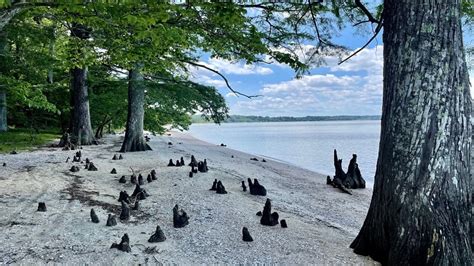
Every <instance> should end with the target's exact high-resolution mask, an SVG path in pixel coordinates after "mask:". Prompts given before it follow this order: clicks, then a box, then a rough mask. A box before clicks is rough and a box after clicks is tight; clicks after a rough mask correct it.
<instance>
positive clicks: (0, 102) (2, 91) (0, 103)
mask: <svg viewBox="0 0 474 266" xmlns="http://www.w3.org/2000/svg"><path fill="white" fill-rule="evenodd" d="M6 39H7V38H6V36H5V32H3V31H1V30H0V60H1V61H2V62H5V60H4V59H5V58H6V53H7V41H6ZM4 86H5V85H4V84H0V132H3V131H7V129H8V127H7V92H6V88H4Z"/></svg>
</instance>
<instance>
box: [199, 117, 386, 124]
mask: <svg viewBox="0 0 474 266" xmlns="http://www.w3.org/2000/svg"><path fill="white" fill-rule="evenodd" d="M380 119H381V116H380V115H361V116H356V115H338V116H302V117H293V116H273V117H272V116H255V115H231V116H229V118H227V119H226V120H224V123H243V122H301V121H347V120H380ZM192 122H193V123H208V121H207V120H206V119H205V118H203V117H201V116H199V115H195V116H193V117H192Z"/></svg>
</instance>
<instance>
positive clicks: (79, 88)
mask: <svg viewBox="0 0 474 266" xmlns="http://www.w3.org/2000/svg"><path fill="white" fill-rule="evenodd" d="M86 79H87V69H86V68H73V69H71V88H72V97H73V102H74V106H73V110H72V113H71V119H72V120H71V121H72V122H71V142H72V143H74V144H77V145H91V144H97V143H96V140H95V138H94V133H93V131H92V126H91V117H90V113H89V95H88V92H87V85H86Z"/></svg>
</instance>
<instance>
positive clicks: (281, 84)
mask: <svg viewBox="0 0 474 266" xmlns="http://www.w3.org/2000/svg"><path fill="white" fill-rule="evenodd" d="M465 35H467V34H465ZM368 38H370V34H369V33H367V34H360V33H359V34H358V33H355V32H354V30H353V29H352V28H351V27H347V28H346V29H345V30H344V31H342V32H341V34H340V36H338V37H336V38H334V39H333V41H334V42H335V43H338V44H342V45H344V46H346V47H348V48H349V49H351V50H356V49H357V48H359V47H361V46H362V45H363V44H365V42H366V41H367V40H368ZM465 44H466V45H467V46H471V47H472V46H474V39H473V38H472V36H470V35H467V36H465ZM307 48H309V46H307ZM302 54H303V52H302ZM382 55H383V43H382V40H381V34H380V36H379V37H378V38H377V40H375V41H373V42H372V43H371V45H370V46H369V47H368V48H366V49H365V50H363V51H362V52H361V53H359V54H358V55H357V56H355V57H353V58H352V59H351V60H349V61H347V62H345V63H343V64H342V65H339V66H338V65H337V63H338V62H339V59H338V58H336V57H327V58H326V63H327V64H326V65H325V66H322V67H316V68H312V69H311V70H310V73H309V74H307V75H304V76H303V77H302V78H300V79H296V78H295V73H294V72H293V70H292V69H290V68H289V67H288V66H285V65H281V64H257V65H245V64H244V63H243V62H229V61H225V60H221V59H215V58H213V59H212V58H211V59H210V58H203V59H202V63H204V64H206V65H207V66H210V67H212V68H214V69H216V70H218V71H220V72H221V73H223V74H224V75H225V76H226V77H227V79H228V80H229V82H230V84H231V86H232V87H233V88H234V89H236V90H238V91H240V92H242V93H245V94H249V95H262V96H261V97H258V98H253V99H247V98H245V97H242V96H240V97H236V95H234V94H232V93H231V92H230V91H229V90H228V89H227V88H226V86H225V82H224V81H223V80H222V79H221V78H220V77H219V76H217V75H216V74H213V73H212V72H209V71H207V70H204V69H194V70H193V71H192V78H193V79H194V80H195V81H197V82H200V83H203V84H207V85H212V86H214V87H216V88H218V89H219V91H220V92H221V93H222V95H224V96H225V98H226V101H227V103H228V106H229V108H230V114H234V115H237V114H238V115H262V116H306V115H312V116H317V115H379V114H381V105H382V80H383V79H382V68H383V58H382ZM470 76H471V83H472V84H474V72H473V71H472V70H471V72H470Z"/></svg>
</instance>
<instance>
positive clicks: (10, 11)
mask: <svg viewBox="0 0 474 266" xmlns="http://www.w3.org/2000/svg"><path fill="white" fill-rule="evenodd" d="M21 10H22V8H21V7H18V6H12V7H11V8H5V9H3V10H1V11H0V32H2V31H3V28H4V27H5V26H6V25H8V23H10V20H12V18H13V17H14V16H15V15H16V14H18V13H20V11H21Z"/></svg>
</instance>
